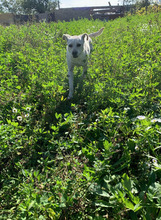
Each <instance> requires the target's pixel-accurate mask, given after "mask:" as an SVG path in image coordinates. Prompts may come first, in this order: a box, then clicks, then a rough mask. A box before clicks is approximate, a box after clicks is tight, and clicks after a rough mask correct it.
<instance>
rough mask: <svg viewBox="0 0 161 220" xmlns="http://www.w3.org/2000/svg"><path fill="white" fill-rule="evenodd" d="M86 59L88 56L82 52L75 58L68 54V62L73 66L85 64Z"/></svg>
mask: <svg viewBox="0 0 161 220" xmlns="http://www.w3.org/2000/svg"><path fill="white" fill-rule="evenodd" d="M87 61H88V56H87V55H86V54H82V55H81V56H79V57H77V58H73V57H72V56H70V59H69V60H68V62H69V63H70V64H72V65H74V66H86V65H87Z"/></svg>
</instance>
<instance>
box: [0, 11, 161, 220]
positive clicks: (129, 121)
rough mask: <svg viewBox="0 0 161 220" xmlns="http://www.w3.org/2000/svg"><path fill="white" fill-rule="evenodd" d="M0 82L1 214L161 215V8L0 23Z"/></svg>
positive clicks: (146, 219)
mask: <svg viewBox="0 0 161 220" xmlns="http://www.w3.org/2000/svg"><path fill="white" fill-rule="evenodd" d="M101 27H105V30H104V32H103V34H102V35H101V36H99V37H97V38H95V39H94V40H93V46H94V51H93V52H92V54H91V57H90V59H89V68H88V73H87V75H86V78H85V80H84V82H83V84H82V83H81V80H80V79H81V73H82V69H81V68H76V69H75V71H74V74H75V79H74V82H75V93H74V98H73V99H72V100H68V99H67V96H68V78H67V63H66V42H65V41H63V40H62V35H63V34H64V33H68V34H71V35H75V34H82V33H86V32H87V33H91V32H95V31H97V30H98V29H99V28H101ZM0 82H1V83H0V220H1V219H4V220H13V219H15V220H38V219H40V220H68V219H69V220H79V219H89V220H90V219H91V220H103V219H111V220H114V219H116V220H117V219H118V220H123V219H125V220H128V219H132V220H137V219H141V220H142V219H143V220H159V219H161V90H160V88H161V14H159V13H155V14H149V15H142V16H139V15H135V16H127V17H124V18H121V19H116V20H114V21H109V22H102V21H98V20H96V21H93V20H91V21H89V20H79V21H71V22H69V23H66V22H58V23H50V24H46V23H41V24H26V25H23V26H21V25H19V26H16V25H11V26H9V27H3V26H0Z"/></svg>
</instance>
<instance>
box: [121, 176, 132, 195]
mask: <svg viewBox="0 0 161 220" xmlns="http://www.w3.org/2000/svg"><path fill="white" fill-rule="evenodd" d="M122 178H123V179H122V184H123V187H124V188H125V189H126V190H128V191H131V180H130V178H129V177H128V175H127V174H126V173H124V174H123V176H122Z"/></svg>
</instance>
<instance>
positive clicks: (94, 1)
mask: <svg viewBox="0 0 161 220" xmlns="http://www.w3.org/2000/svg"><path fill="white" fill-rule="evenodd" d="M109 1H110V3H111V5H118V3H119V4H120V5H122V0H60V8H70V7H71V8H72V7H88V6H109V4H108V2H109Z"/></svg>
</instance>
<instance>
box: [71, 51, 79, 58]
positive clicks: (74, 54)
mask: <svg viewBox="0 0 161 220" xmlns="http://www.w3.org/2000/svg"><path fill="white" fill-rule="evenodd" d="M72 55H73V57H74V58H77V57H78V53H77V51H75V50H74V51H73V52H72Z"/></svg>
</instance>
